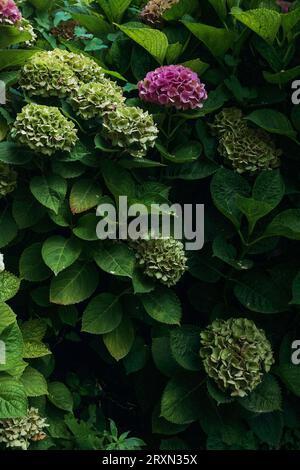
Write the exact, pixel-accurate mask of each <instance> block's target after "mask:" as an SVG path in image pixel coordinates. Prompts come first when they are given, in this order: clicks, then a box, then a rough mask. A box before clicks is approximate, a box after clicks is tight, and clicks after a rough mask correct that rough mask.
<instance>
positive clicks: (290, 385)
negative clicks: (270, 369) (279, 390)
mask: <svg viewBox="0 0 300 470" xmlns="http://www.w3.org/2000/svg"><path fill="white" fill-rule="evenodd" d="M299 369H300V367H299V366H298V365H294V364H289V363H286V364H280V366H279V368H278V374H279V376H280V378H281V380H282V381H283V383H284V384H285V386H286V387H287V389H288V390H290V391H291V392H292V393H294V395H296V396H297V397H300V374H299Z"/></svg>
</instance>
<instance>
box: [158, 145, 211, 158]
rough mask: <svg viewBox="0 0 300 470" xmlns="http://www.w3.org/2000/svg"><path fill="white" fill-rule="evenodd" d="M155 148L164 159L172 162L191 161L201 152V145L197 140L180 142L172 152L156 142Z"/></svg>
mask: <svg viewBox="0 0 300 470" xmlns="http://www.w3.org/2000/svg"><path fill="white" fill-rule="evenodd" d="M156 148H157V149H158V151H159V152H160V154H161V155H162V156H163V157H164V158H165V159H166V160H170V161H171V162H174V163H186V162H192V161H194V160H197V158H199V156H200V155H201V153H202V145H201V144H200V142H197V141H191V142H189V143H187V144H181V145H179V146H178V147H177V148H175V149H174V150H173V151H172V153H170V152H168V150H167V149H166V148H165V147H164V146H163V145H161V144H159V143H156Z"/></svg>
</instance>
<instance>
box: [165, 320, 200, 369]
mask: <svg viewBox="0 0 300 470" xmlns="http://www.w3.org/2000/svg"><path fill="white" fill-rule="evenodd" d="M170 346H171V351H172V354H173V357H174V359H175V360H176V361H177V362H178V364H179V365H180V366H181V367H183V368H184V369H187V370H191V371H194V370H199V369H201V361H200V356H199V349H200V328H199V327H196V326H193V325H183V326H182V327H181V328H176V329H174V330H172V331H171V334H170Z"/></svg>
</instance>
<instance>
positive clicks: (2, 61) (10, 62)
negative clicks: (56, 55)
mask: <svg viewBox="0 0 300 470" xmlns="http://www.w3.org/2000/svg"><path fill="white" fill-rule="evenodd" d="M37 52H38V49H36V50H22V49H10V50H9V52H8V51H7V49H1V50H0V70H3V69H6V68H8V67H16V66H22V65H24V64H25V62H27V60H28V59H29V58H30V57H32V56H33V55H34V54H36V53H37Z"/></svg>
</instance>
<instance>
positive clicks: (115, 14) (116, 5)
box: [97, 0, 132, 23]
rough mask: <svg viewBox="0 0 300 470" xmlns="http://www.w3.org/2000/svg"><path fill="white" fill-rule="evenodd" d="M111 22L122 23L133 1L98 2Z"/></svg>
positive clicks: (110, 0)
mask: <svg viewBox="0 0 300 470" xmlns="http://www.w3.org/2000/svg"><path fill="white" fill-rule="evenodd" d="M97 2H98V3H99V5H100V7H101V8H102V10H103V11H104V13H105V14H106V16H107V17H108V19H109V20H110V21H111V22H114V21H115V22H117V23H118V22H119V21H121V19H122V17H123V15H124V13H125V11H126V10H127V8H128V7H129V5H130V4H131V2H132V0H97Z"/></svg>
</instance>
